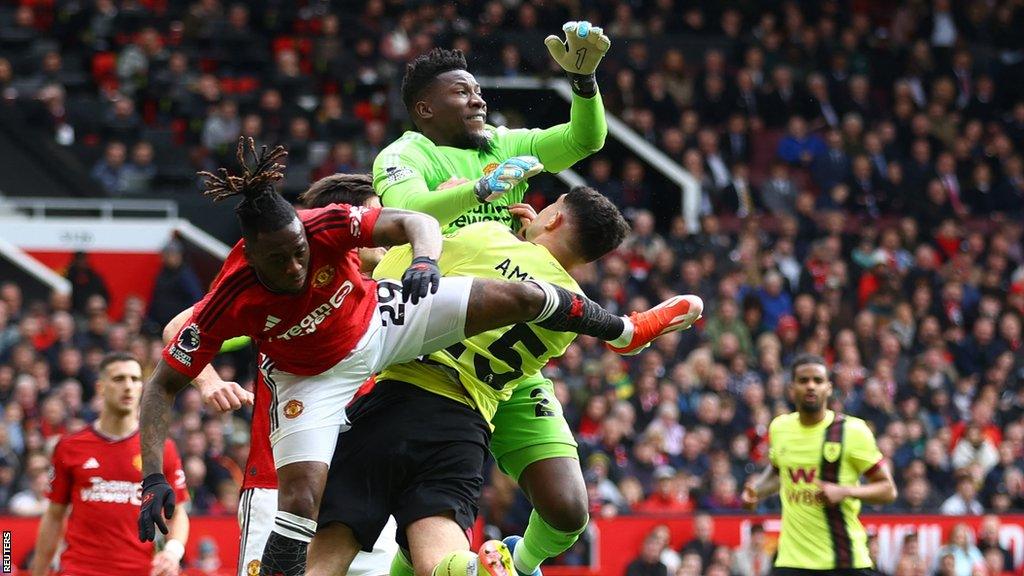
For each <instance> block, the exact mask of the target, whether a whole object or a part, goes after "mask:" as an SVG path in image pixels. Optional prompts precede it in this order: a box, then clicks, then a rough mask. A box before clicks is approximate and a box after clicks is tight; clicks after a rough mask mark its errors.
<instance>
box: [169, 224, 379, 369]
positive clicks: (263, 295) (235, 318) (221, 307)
mask: <svg viewBox="0 0 1024 576" xmlns="http://www.w3.org/2000/svg"><path fill="white" fill-rule="evenodd" d="M379 214H380V210H379V209H370V208H363V207H358V206H348V205H344V204H332V205H330V206H328V207H326V208H318V209H315V210H302V211H300V212H299V218H300V219H301V220H302V224H303V226H304V227H305V230H306V239H307V241H308V242H309V271H308V273H307V276H306V286H305V288H303V290H302V291H301V292H299V293H297V294H281V293H275V292H271V291H270V290H267V289H266V288H265V287H264V286H263V285H262V284H261V283H260V282H259V280H258V279H257V278H256V273H255V272H254V271H253V269H252V268H250V267H249V264H248V263H247V262H246V259H245V256H244V254H243V252H242V242H241V241H239V243H238V244H236V245H235V247H234V248H233V249H232V250H231V253H230V254H229V255H228V258H227V260H226V261H225V262H224V266H223V267H222V268H221V272H220V275H219V276H218V278H217V280H215V281H214V284H213V288H212V289H211V290H210V292H209V293H208V294H207V295H206V297H204V298H203V299H202V300H201V301H200V302H199V303H198V304H196V306H195V309H194V310H193V312H192V318H191V319H190V320H189V321H188V322H186V323H185V325H184V326H182V328H181V330H180V331H178V335H177V337H176V338H175V339H174V340H172V341H171V342H170V343H169V344H168V345H167V347H166V348H164V360H165V361H166V362H167V363H168V364H170V365H171V367H173V368H175V369H176V370H178V371H179V372H181V373H183V374H186V375H188V376H190V377H192V378H195V376H196V375H197V374H199V372H200V371H201V370H202V369H203V367H204V366H206V364H208V363H209V362H210V360H211V359H212V358H213V357H214V355H216V354H217V352H218V351H219V350H220V345H221V343H222V342H223V341H224V340H226V339H228V338H232V337H235V336H240V335H246V336H250V337H252V338H253V340H254V342H255V343H256V344H257V345H258V346H259V350H260V352H262V353H264V354H266V355H267V356H268V357H270V358H271V359H273V361H274V364H275V365H276V367H277V368H278V369H279V370H283V371H285V372H291V373H293V374H300V375H304V376H311V375H314V374H320V373H321V372H324V371H325V370H327V369H328V368H330V367H331V366H334V365H335V364H337V363H338V362H339V361H341V359H342V358H344V357H345V356H346V355H347V354H348V353H349V351H351V350H352V348H353V347H354V346H355V345H356V343H357V342H359V339H360V338H361V337H362V336H363V334H364V333H365V332H366V328H367V326H368V325H369V321H370V318H371V317H372V315H373V310H374V307H375V306H376V305H377V291H376V288H375V286H376V285H375V284H374V282H373V281H372V280H370V279H368V278H366V277H365V276H362V275H361V274H360V273H359V264H358V258H352V257H351V256H352V255H351V250H352V249H353V248H357V247H364V246H372V245H373V238H372V237H373V226H374V224H375V223H376V221H377V216H378V215H379Z"/></svg>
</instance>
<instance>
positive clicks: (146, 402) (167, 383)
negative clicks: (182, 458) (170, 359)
mask: <svg viewBox="0 0 1024 576" xmlns="http://www.w3.org/2000/svg"><path fill="white" fill-rule="evenodd" d="M190 380H191V379H190V378H189V377H188V376H186V375H184V374H182V373H181V372H178V371H177V370H175V369H174V368H171V367H170V366H168V365H167V363H166V362H164V361H163V360H161V361H160V362H159V363H158V364H157V365H156V370H155V371H154V372H153V375H152V376H151V377H150V379H149V382H147V383H146V386H145V388H143V390H142V407H141V409H140V412H139V436H140V440H141V441H142V476H143V478H145V477H146V476H149V475H150V474H160V473H163V470H164V442H165V441H166V440H167V429H168V428H169V427H170V424H171V405H172V404H173V403H174V397H175V396H176V395H177V394H178V392H180V391H181V390H182V389H183V388H185V387H186V386H188V383H189V381H190Z"/></svg>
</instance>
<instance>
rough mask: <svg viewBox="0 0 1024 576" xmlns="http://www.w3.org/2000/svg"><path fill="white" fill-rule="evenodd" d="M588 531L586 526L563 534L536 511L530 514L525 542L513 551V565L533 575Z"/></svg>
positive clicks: (524, 537)
mask: <svg viewBox="0 0 1024 576" xmlns="http://www.w3.org/2000/svg"><path fill="white" fill-rule="evenodd" d="M586 529H587V525H586V524H584V525H583V526H582V527H581V528H580V529H579V530H575V531H573V532H563V531H561V530H558V529H556V528H554V527H552V526H551V525H550V524H548V523H547V522H545V521H544V519H543V518H541V517H540V514H537V511H536V510H534V511H533V512H531V513H530V523H529V524H527V525H526V533H525V534H523V541H522V542H520V543H519V545H518V546H516V549H515V550H513V551H512V563H513V564H515V566H516V570H517V571H518V572H520V573H522V574H533V572H534V571H535V570H536V569H537V568H539V567H540V565H541V563H542V562H544V561H545V560H547V559H548V558H554V557H555V556H558V555H559V554H561V553H562V552H565V551H566V550H568V549H569V548H572V545H573V544H575V543H576V540H578V539H579V537H580V534H582V533H583V531H584V530H586Z"/></svg>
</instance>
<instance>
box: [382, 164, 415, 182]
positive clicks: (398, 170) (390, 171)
mask: <svg viewBox="0 0 1024 576" xmlns="http://www.w3.org/2000/svg"><path fill="white" fill-rule="evenodd" d="M384 173H385V174H387V181H388V182H390V183H391V184H394V183H395V182H401V181H402V180H405V179H406V178H409V177H410V176H412V175H413V171H412V169H410V168H407V167H405V166H389V167H387V168H385V169H384Z"/></svg>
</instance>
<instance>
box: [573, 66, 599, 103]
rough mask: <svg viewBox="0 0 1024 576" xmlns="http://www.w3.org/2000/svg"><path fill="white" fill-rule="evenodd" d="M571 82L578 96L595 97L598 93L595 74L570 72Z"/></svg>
mask: <svg viewBox="0 0 1024 576" xmlns="http://www.w3.org/2000/svg"><path fill="white" fill-rule="evenodd" d="M568 74H569V84H570V85H571V86H572V91H573V93H574V94H576V95H577V96H582V97H583V98H593V97H594V95H595V94H597V76H595V75H593V74H576V73H573V72H569V73H568Z"/></svg>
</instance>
